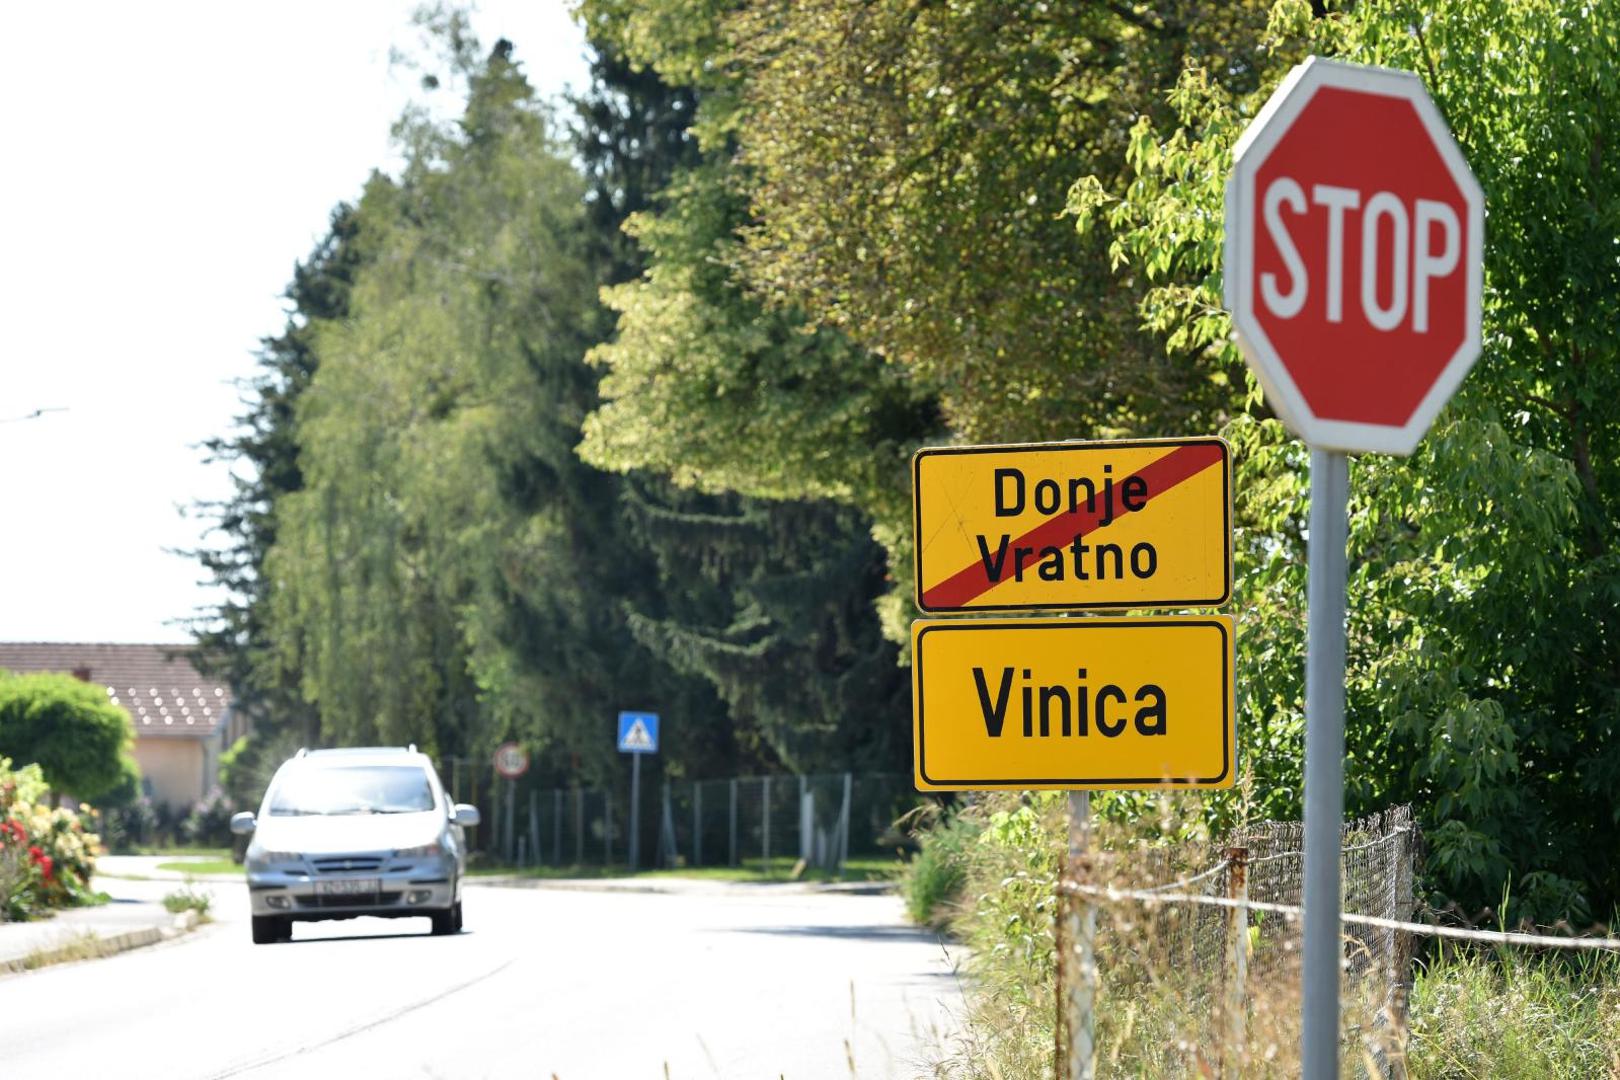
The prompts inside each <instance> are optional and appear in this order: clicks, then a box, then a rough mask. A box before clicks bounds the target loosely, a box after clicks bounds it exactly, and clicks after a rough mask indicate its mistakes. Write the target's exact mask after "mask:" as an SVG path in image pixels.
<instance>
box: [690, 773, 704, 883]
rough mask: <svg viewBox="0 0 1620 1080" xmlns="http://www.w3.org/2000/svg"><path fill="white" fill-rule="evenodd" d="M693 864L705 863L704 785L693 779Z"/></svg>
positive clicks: (700, 864)
mask: <svg viewBox="0 0 1620 1080" xmlns="http://www.w3.org/2000/svg"><path fill="white" fill-rule="evenodd" d="M692 865H693V866H702V865H703V785H702V784H701V783H699V782H698V781H696V780H694V781H692Z"/></svg>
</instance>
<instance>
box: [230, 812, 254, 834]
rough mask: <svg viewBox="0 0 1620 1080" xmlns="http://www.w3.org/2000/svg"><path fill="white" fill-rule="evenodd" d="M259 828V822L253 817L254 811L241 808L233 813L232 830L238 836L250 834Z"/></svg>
mask: <svg viewBox="0 0 1620 1080" xmlns="http://www.w3.org/2000/svg"><path fill="white" fill-rule="evenodd" d="M256 828H258V822H257V821H255V820H254V818H253V811H251V810H241V811H238V812H237V813H234V814H232V815H231V832H233V833H235V834H236V835H237V836H248V835H250V834H251V833H252V832H253V830H254V829H256Z"/></svg>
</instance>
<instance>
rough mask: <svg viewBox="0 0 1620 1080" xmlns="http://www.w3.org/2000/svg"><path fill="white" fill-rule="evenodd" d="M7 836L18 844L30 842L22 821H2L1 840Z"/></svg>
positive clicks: (0, 827)
mask: <svg viewBox="0 0 1620 1080" xmlns="http://www.w3.org/2000/svg"><path fill="white" fill-rule="evenodd" d="M7 836H10V837H11V838H12V839H13V840H15V841H16V842H17V843H18V844H26V843H27V842H28V833H27V831H26V830H24V829H23V827H22V822H20V821H0V840H3V839H4V838H5V837H7Z"/></svg>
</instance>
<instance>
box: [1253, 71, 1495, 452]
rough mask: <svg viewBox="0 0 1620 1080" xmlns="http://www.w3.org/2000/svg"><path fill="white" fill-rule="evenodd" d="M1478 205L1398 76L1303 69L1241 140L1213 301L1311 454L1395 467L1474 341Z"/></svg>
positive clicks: (1411, 83) (1453, 383) (1408, 80)
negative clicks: (1372, 459) (1220, 290)
mask: <svg viewBox="0 0 1620 1080" xmlns="http://www.w3.org/2000/svg"><path fill="white" fill-rule="evenodd" d="M1484 218H1485V198H1484V195H1483V194H1482V193H1481V191H1480V188H1479V183H1478V181H1476V180H1475V179H1474V175H1473V173H1472V172H1470V171H1469V169H1468V163H1467V162H1466V161H1465V160H1464V159H1463V156H1462V152H1461V151H1460V150H1459V149H1458V148H1457V144H1456V142H1455V141H1454V140H1453V139H1452V137H1451V132H1450V131H1449V130H1448V129H1447V127H1446V124H1445V121H1444V120H1443V119H1441V117H1440V113H1439V110H1438V109H1436V108H1435V106H1434V102H1433V101H1431V100H1430V99H1429V95H1428V93H1427V92H1426V91H1425V90H1424V88H1423V83H1422V82H1421V81H1420V80H1419V79H1418V78H1417V76H1415V75H1413V74H1411V73H1410V72H1404V71H1392V70H1390V69H1387V68H1374V67H1362V66H1359V65H1352V64H1342V63H1337V62H1335V61H1330V60H1322V59H1320V58H1319V57H1311V58H1310V59H1309V60H1307V61H1306V62H1305V63H1303V64H1301V65H1300V66H1299V67H1296V68H1295V69H1294V70H1293V71H1292V72H1291V73H1290V74H1289V76H1288V78H1287V79H1285V80H1284V81H1283V84H1282V85H1281V86H1279V87H1278V88H1277V92H1276V93H1274V94H1273V95H1272V96H1271V99H1270V100H1269V101H1267V102H1266V106H1265V108H1264V109H1262V110H1261V111H1260V114H1259V115H1258V116H1257V117H1255V119H1254V122H1253V123H1251V124H1250V125H1249V127H1248V130H1246V131H1245V132H1244V133H1243V137H1242V138H1241V139H1239V140H1238V144H1237V147H1236V160H1235V163H1234V166H1233V171H1232V176H1231V179H1230V180H1229V182H1228V183H1227V189H1226V306H1227V309H1228V310H1229V311H1230V312H1231V313H1232V322H1233V327H1234V329H1235V330H1236V331H1237V337H1238V343H1239V344H1240V345H1241V346H1242V348H1243V351H1244V354H1245V355H1246V356H1247V358H1248V361H1249V366H1250V367H1251V368H1253V369H1254V372H1255V374H1256V375H1257V376H1258V377H1259V379H1260V383H1261V385H1262V386H1264V387H1265V391H1266V397H1267V399H1268V400H1269V401H1270V402H1271V405H1272V408H1274V409H1275V410H1276V412H1277V414H1278V415H1279V416H1281V417H1282V419H1283V421H1284V422H1285V423H1287V424H1288V426H1289V427H1290V428H1292V429H1293V430H1294V432H1295V433H1296V434H1298V435H1299V436H1300V437H1301V438H1302V439H1304V440H1305V441H1306V442H1307V443H1309V444H1310V445H1312V446H1313V447H1317V448H1319V449H1325V450H1339V451H1350V452H1355V451H1382V452H1385V453H1392V454H1409V453H1411V452H1412V450H1413V449H1414V448H1415V447H1416V446H1417V443H1418V440H1419V439H1421V438H1422V437H1423V434H1424V432H1426V431H1427V430H1428V428H1429V425H1430V424H1431V423H1432V422H1433V420H1434V417H1435V415H1436V414H1437V413H1438V412H1439V411H1440V408H1441V406H1443V405H1444V404H1445V403H1446V401H1447V400H1448V399H1449V398H1450V397H1451V395H1452V393H1453V392H1454V391H1455V390H1456V389H1457V384H1458V383H1460V382H1461V381H1462V378H1463V376H1464V375H1466V374H1467V373H1468V369H1469V367H1471V366H1472V365H1473V363H1474V358H1475V357H1476V356H1478V355H1479V345H1480V284H1481V251H1482V249H1483V241H1484Z"/></svg>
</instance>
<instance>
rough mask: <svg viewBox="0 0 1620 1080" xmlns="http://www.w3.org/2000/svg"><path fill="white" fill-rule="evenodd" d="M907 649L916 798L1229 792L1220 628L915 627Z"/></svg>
mask: <svg viewBox="0 0 1620 1080" xmlns="http://www.w3.org/2000/svg"><path fill="white" fill-rule="evenodd" d="M911 644H912V658H911V662H912V722H913V732H912V734H913V740H914V747H915V750H916V757H915V762H916V770H915V771H916V783H917V787H918V789H919V790H924V791H927V790H983V789H990V788H1019V789H1022V788H1043V787H1044V788H1066V789H1072V790H1084V789H1118V788H1222V787H1230V786H1231V785H1232V781H1233V774H1234V772H1235V770H1236V760H1237V740H1236V735H1235V732H1234V728H1233V686H1232V669H1233V656H1234V649H1233V624H1232V619H1231V617H1230V616H1226V615H1183V616H1158V617H1140V618H1100V617H1091V618H1075V619H1028V618H1022V619H982V620H973V621H962V620H946V619H923V620H919V621H917V622H916V623H914V624H913V625H912V637H911Z"/></svg>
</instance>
